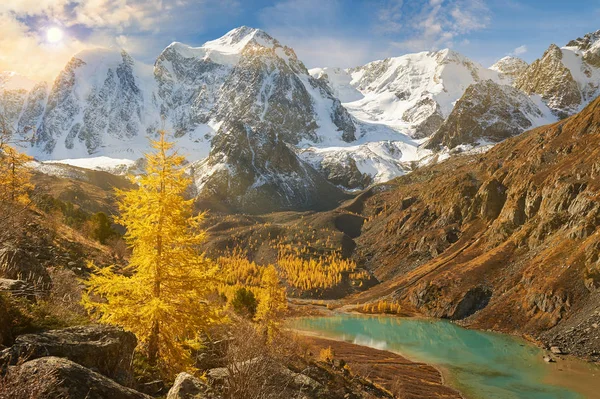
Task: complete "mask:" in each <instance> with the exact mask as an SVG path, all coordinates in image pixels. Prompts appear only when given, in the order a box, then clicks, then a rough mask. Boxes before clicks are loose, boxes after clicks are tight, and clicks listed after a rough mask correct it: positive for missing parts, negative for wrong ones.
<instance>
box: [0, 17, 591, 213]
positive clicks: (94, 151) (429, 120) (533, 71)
mask: <svg viewBox="0 0 600 399" xmlns="http://www.w3.org/2000/svg"><path fill="white" fill-rule="evenodd" d="M599 38H600V31H599V32H596V33H593V34H589V35H586V36H584V37H583V38H579V39H576V40H574V41H572V42H570V43H569V44H568V45H567V46H565V47H563V48H558V47H557V46H554V45H553V46H551V47H550V48H549V49H548V51H547V52H546V53H545V54H544V57H542V58H541V59H540V60H538V61H536V62H534V63H533V64H531V65H529V66H528V65H527V64H526V63H525V62H524V61H522V60H520V59H518V58H515V57H505V58H503V59H501V60H499V61H498V62H497V63H496V64H494V65H493V66H492V67H490V68H489V69H488V68H484V67H483V66H481V65H479V64H477V63H476V62H473V61H471V60H469V59H468V58H467V57H464V56H462V55H460V54H458V53H456V52H455V51H452V50H441V51H437V52H422V53H417V54H407V55H404V56H401V57H395V58H388V59H385V60H381V61H374V62H371V63H368V64H366V65H364V66H360V67H356V68H350V69H340V68H315V69H312V70H310V71H308V70H307V69H306V67H305V66H304V64H303V63H302V61H301V60H299V59H298V57H297V56H296V54H295V52H294V50H293V49H291V48H289V47H286V46H284V45H282V44H281V43H279V42H278V41H277V40H276V39H275V38H273V37H271V36H269V35H268V34H267V33H265V32H263V31H261V30H258V29H253V28H248V27H241V28H237V29H234V30H232V31H230V32H228V33H227V34H226V35H224V36H223V37H221V38H219V39H217V40H213V41H209V42H207V43H205V44H204V45H202V46H200V47H190V46H187V45H185V44H182V43H173V44H171V45H169V46H168V47H167V48H166V49H165V50H164V51H163V52H162V53H161V54H160V55H159V57H158V58H157V60H156V62H155V65H154V67H152V66H149V65H144V64H142V63H140V62H137V61H135V60H134V59H133V58H132V57H131V56H130V55H129V54H127V53H126V52H124V51H120V50H117V51H115V50H100V49H99V50H89V51H85V52H82V53H79V54H76V55H75V56H74V57H73V58H72V59H71V60H70V62H69V63H68V64H67V65H66V66H65V68H64V69H63V71H62V72H61V73H60V74H59V76H58V77H57V78H56V80H55V81H54V83H53V84H48V83H44V82H41V83H36V82H31V81H28V80H27V79H24V78H22V77H20V76H18V75H17V74H14V73H2V74H0V111H2V114H3V115H4V118H5V120H6V121H7V123H8V124H9V126H10V127H11V128H12V129H13V130H14V131H15V132H17V134H21V135H23V137H27V138H28V139H31V140H30V141H31V143H32V144H31V148H29V149H28V152H29V153H31V154H32V155H34V156H36V157H37V158H38V159H40V160H60V159H67V160H68V161H65V162H69V163H71V164H77V165H79V166H82V165H88V164H89V166H90V167H98V168H100V167H101V168H104V169H106V168H109V169H110V168H111V166H110V161H109V160H110V159H111V158H112V159H115V166H116V165H117V164H118V165H119V167H118V168H117V169H118V170H125V169H127V168H128V167H131V166H130V165H129V163H131V164H133V163H132V162H133V161H135V160H136V159H138V158H139V157H141V156H142V154H143V153H144V151H146V150H147V149H148V140H147V136H152V135H154V134H155V132H156V130H157V129H159V128H161V127H163V126H164V128H165V129H166V130H168V131H170V132H172V133H173V135H174V138H175V141H176V142H177V146H178V147H179V148H180V149H181V152H182V153H183V154H184V155H185V156H186V157H187V158H188V160H189V161H191V162H192V163H191V164H190V165H191V166H190V171H191V172H192V173H193V175H194V180H195V181H196V185H197V189H198V195H199V197H201V198H203V199H205V200H207V201H211V200H215V199H218V200H219V201H220V202H221V203H225V204H226V205H227V206H229V207H230V208H232V209H236V210H242V211H245V210H247V211H253V212H258V211H263V210H266V208H264V209H263V205H265V204H266V205H268V207H267V208H269V209H298V208H315V207H318V206H319V205H322V204H323V203H324V202H326V201H325V200H324V198H325V196H327V198H328V199H330V200H331V201H336V200H337V199H339V198H342V197H343V193H342V191H341V190H340V188H344V189H362V188H365V187H367V186H369V185H371V184H373V183H379V182H384V181H387V180H389V179H391V178H393V177H395V176H398V175H401V174H404V173H407V172H409V171H411V170H412V169H413V168H414V167H415V166H418V165H419V164H422V163H423V162H427V160H430V159H442V158H443V157H444V156H442V157H436V156H432V155H433V151H439V150H440V149H442V150H444V149H451V148H453V147H456V146H461V148H462V146H466V147H473V146H478V145H482V144H489V143H495V142H498V141H500V140H503V139H504V138H506V137H509V136H512V135H515V134H519V133H521V132H522V131H524V130H525V129H528V128H531V127H535V126H538V125H540V124H543V123H549V122H552V121H554V120H556V119H557V116H564V115H569V114H571V113H574V112H576V111H577V110H579V109H580V108H581V107H582V106H583V105H584V104H586V103H587V102H589V101H590V99H591V98H593V97H594V96H596V95H598V94H599V90H598V84H599V82H600V72H599V71H600V44H599V43H600V40H599ZM511 86H512V87H511ZM551 110H552V111H551ZM553 113H554V114H553ZM425 142H428V143H429V144H428V145H423V143H425ZM467 149H468V148H467ZM444 151H445V150H444ZM449 153H450V152H448V154H449ZM83 158H85V159H87V160H84V161H82V160H81V159H83ZM99 165H100V166H99ZM124 165H125V166H124ZM128 165H129V166H128ZM324 193H326V195H324Z"/></svg>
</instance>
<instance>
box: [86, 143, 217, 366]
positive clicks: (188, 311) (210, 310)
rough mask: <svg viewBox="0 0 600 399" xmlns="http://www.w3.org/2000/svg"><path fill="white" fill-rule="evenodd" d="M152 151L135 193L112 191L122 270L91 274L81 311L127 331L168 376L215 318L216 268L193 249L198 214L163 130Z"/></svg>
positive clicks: (186, 360)
mask: <svg viewBox="0 0 600 399" xmlns="http://www.w3.org/2000/svg"><path fill="white" fill-rule="evenodd" d="M152 147H153V148H154V150H155V152H154V153H153V154H149V155H147V156H146V159H147V169H146V173H145V174H144V175H143V176H141V177H139V178H137V179H132V180H134V182H135V183H136V184H137V188H136V189H133V190H131V191H118V198H119V202H118V206H119V210H120V216H119V217H118V218H117V219H116V222H117V223H118V224H121V225H123V226H125V227H126V229H127V233H126V235H125V240H126V242H127V244H128V245H129V246H130V248H131V249H132V254H131V257H130V259H129V264H128V266H127V267H126V268H125V270H122V271H117V270H115V267H104V268H95V274H94V275H93V276H92V277H91V278H90V279H89V280H88V281H87V282H86V285H87V294H86V295H85V297H84V305H85V306H86V308H87V309H88V310H89V311H90V312H91V313H93V314H94V315H97V317H98V319H99V320H100V321H101V322H105V323H109V324H115V325H120V326H122V327H124V328H125V329H127V330H129V331H132V332H133V333H134V334H135V335H136V336H137V338H138V340H139V341H140V347H141V348H142V350H143V351H144V352H145V353H146V354H147V356H148V360H149V362H150V363H151V364H158V365H159V366H161V368H162V369H163V370H165V371H167V372H169V373H171V372H176V371H179V370H181V369H183V368H186V367H189V366H190V365H191V350H192V349H194V348H198V347H199V345H200V343H201V341H200V334H201V333H202V331H204V330H205V329H206V328H207V327H208V326H210V325H211V324H212V323H215V322H217V321H219V319H220V314H219V311H218V309H217V308H216V307H215V306H214V305H213V304H212V303H211V302H210V301H209V300H208V297H209V295H210V294H211V292H212V291H213V290H214V286H215V284H214V281H215V278H216V277H217V275H216V273H217V268H216V265H215V264H214V263H212V262H210V261H209V260H207V259H206V258H204V257H203V255H202V254H201V253H200V252H199V251H198V245H199V244H200V243H202V241H203V240H204V232H203V231H202V230H201V229H200V227H199V224H200V222H201V221H202V215H201V214H200V215H197V216H194V214H193V205H192V200H186V199H185V198H184V193H185V191H186V190H187V188H188V186H189V184H190V179H189V178H188V177H187V175H186V174H185V172H184V170H183V169H182V164H183V162H184V158H183V157H182V156H180V155H178V154H177V153H176V152H173V151H172V150H171V148H172V143H170V142H167V141H166V140H165V134H164V132H161V134H160V139H159V140H158V141H152Z"/></svg>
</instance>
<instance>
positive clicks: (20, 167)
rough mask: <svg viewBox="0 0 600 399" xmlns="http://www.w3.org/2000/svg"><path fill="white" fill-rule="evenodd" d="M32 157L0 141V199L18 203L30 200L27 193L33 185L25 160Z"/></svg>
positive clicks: (25, 202)
mask: <svg viewBox="0 0 600 399" xmlns="http://www.w3.org/2000/svg"><path fill="white" fill-rule="evenodd" d="M32 159H33V158H31V157H30V156H28V155H26V154H23V153H21V152H19V151H17V149H16V148H15V147H13V146H11V145H8V144H7V143H3V144H2V143H0V200H2V201H7V202H10V203H12V204H20V205H27V204H28V203H29V202H30V200H29V195H28V194H27V193H28V192H29V191H30V190H31V189H33V185H32V184H31V172H30V171H29V168H28V167H27V162H29V161H31V160H32Z"/></svg>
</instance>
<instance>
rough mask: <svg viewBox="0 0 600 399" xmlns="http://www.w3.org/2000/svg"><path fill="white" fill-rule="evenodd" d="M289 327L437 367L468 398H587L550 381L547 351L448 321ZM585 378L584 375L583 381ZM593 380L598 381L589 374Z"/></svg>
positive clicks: (304, 322)
mask: <svg viewBox="0 0 600 399" xmlns="http://www.w3.org/2000/svg"><path fill="white" fill-rule="evenodd" d="M290 327H291V328H294V329H297V330H303V331H309V332H311V333H316V334H319V335H322V336H325V337H330V338H335V339H342V340H344V341H350V342H354V343H356V344H360V345H365V346H370V347H373V348H377V349H385V350H390V351H393V352H398V353H400V354H402V355H405V356H406V357H407V358H409V359H411V360H415V361H421V362H425V363H429V364H432V365H434V366H437V367H439V368H441V369H443V370H444V375H445V376H447V377H448V378H449V383H450V385H452V386H454V387H456V388H457V389H459V390H460V391H461V392H462V393H463V394H464V395H465V396H466V397H467V398H485V399H521V398H523V399H571V398H585V397H586V396H587V397H589V396H588V395H582V394H580V393H578V392H576V391H575V390H573V389H570V388H568V387H566V386H560V385H553V383H555V382H556V383H559V381H560V380H561V379H560V378H557V379H555V381H554V379H553V378H552V375H551V374H552V372H553V370H556V369H552V367H556V366H552V365H549V364H546V363H545V362H544V361H543V359H542V358H543V355H544V352H543V351H542V350H541V349H540V348H538V347H536V346H534V345H532V344H530V343H528V342H526V341H525V340H522V339H520V338H517V337H513V336H510V335H505V334H497V333H489V332H483V331H476V330H468V329H465V328H462V327H459V326H457V325H455V324H453V323H450V322H448V321H444V320H430V319H418V318H398V317H388V316H364V315H353V314H347V315H339V316H333V317H307V318H300V319H294V320H291V321H290ZM596 371H598V370H597V369H596ZM584 372H586V373H587V371H584ZM579 377H581V376H579ZM586 378H587V376H583V379H584V381H585V380H586ZM589 378H592V379H597V378H598V379H600V376H599V375H598V374H597V373H594V374H592V372H590V374H589ZM563 380H564V379H563ZM598 398H600V391H598Z"/></svg>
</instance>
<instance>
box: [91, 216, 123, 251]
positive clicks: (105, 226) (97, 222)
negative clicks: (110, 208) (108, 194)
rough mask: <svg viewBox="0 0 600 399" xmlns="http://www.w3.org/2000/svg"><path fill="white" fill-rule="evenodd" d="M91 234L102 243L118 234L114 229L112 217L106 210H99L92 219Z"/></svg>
mask: <svg viewBox="0 0 600 399" xmlns="http://www.w3.org/2000/svg"><path fill="white" fill-rule="evenodd" d="M90 227H91V232H90V233H91V236H92V238H93V239H94V240H97V241H98V242H99V243H100V244H106V242H107V240H108V239H109V238H111V237H114V236H115V235H117V232H116V231H114V230H113V228H112V225H111V223H110V219H109V218H108V216H106V214H105V213H104V212H98V213H96V214H94V215H93V216H92V218H91V219H90Z"/></svg>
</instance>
